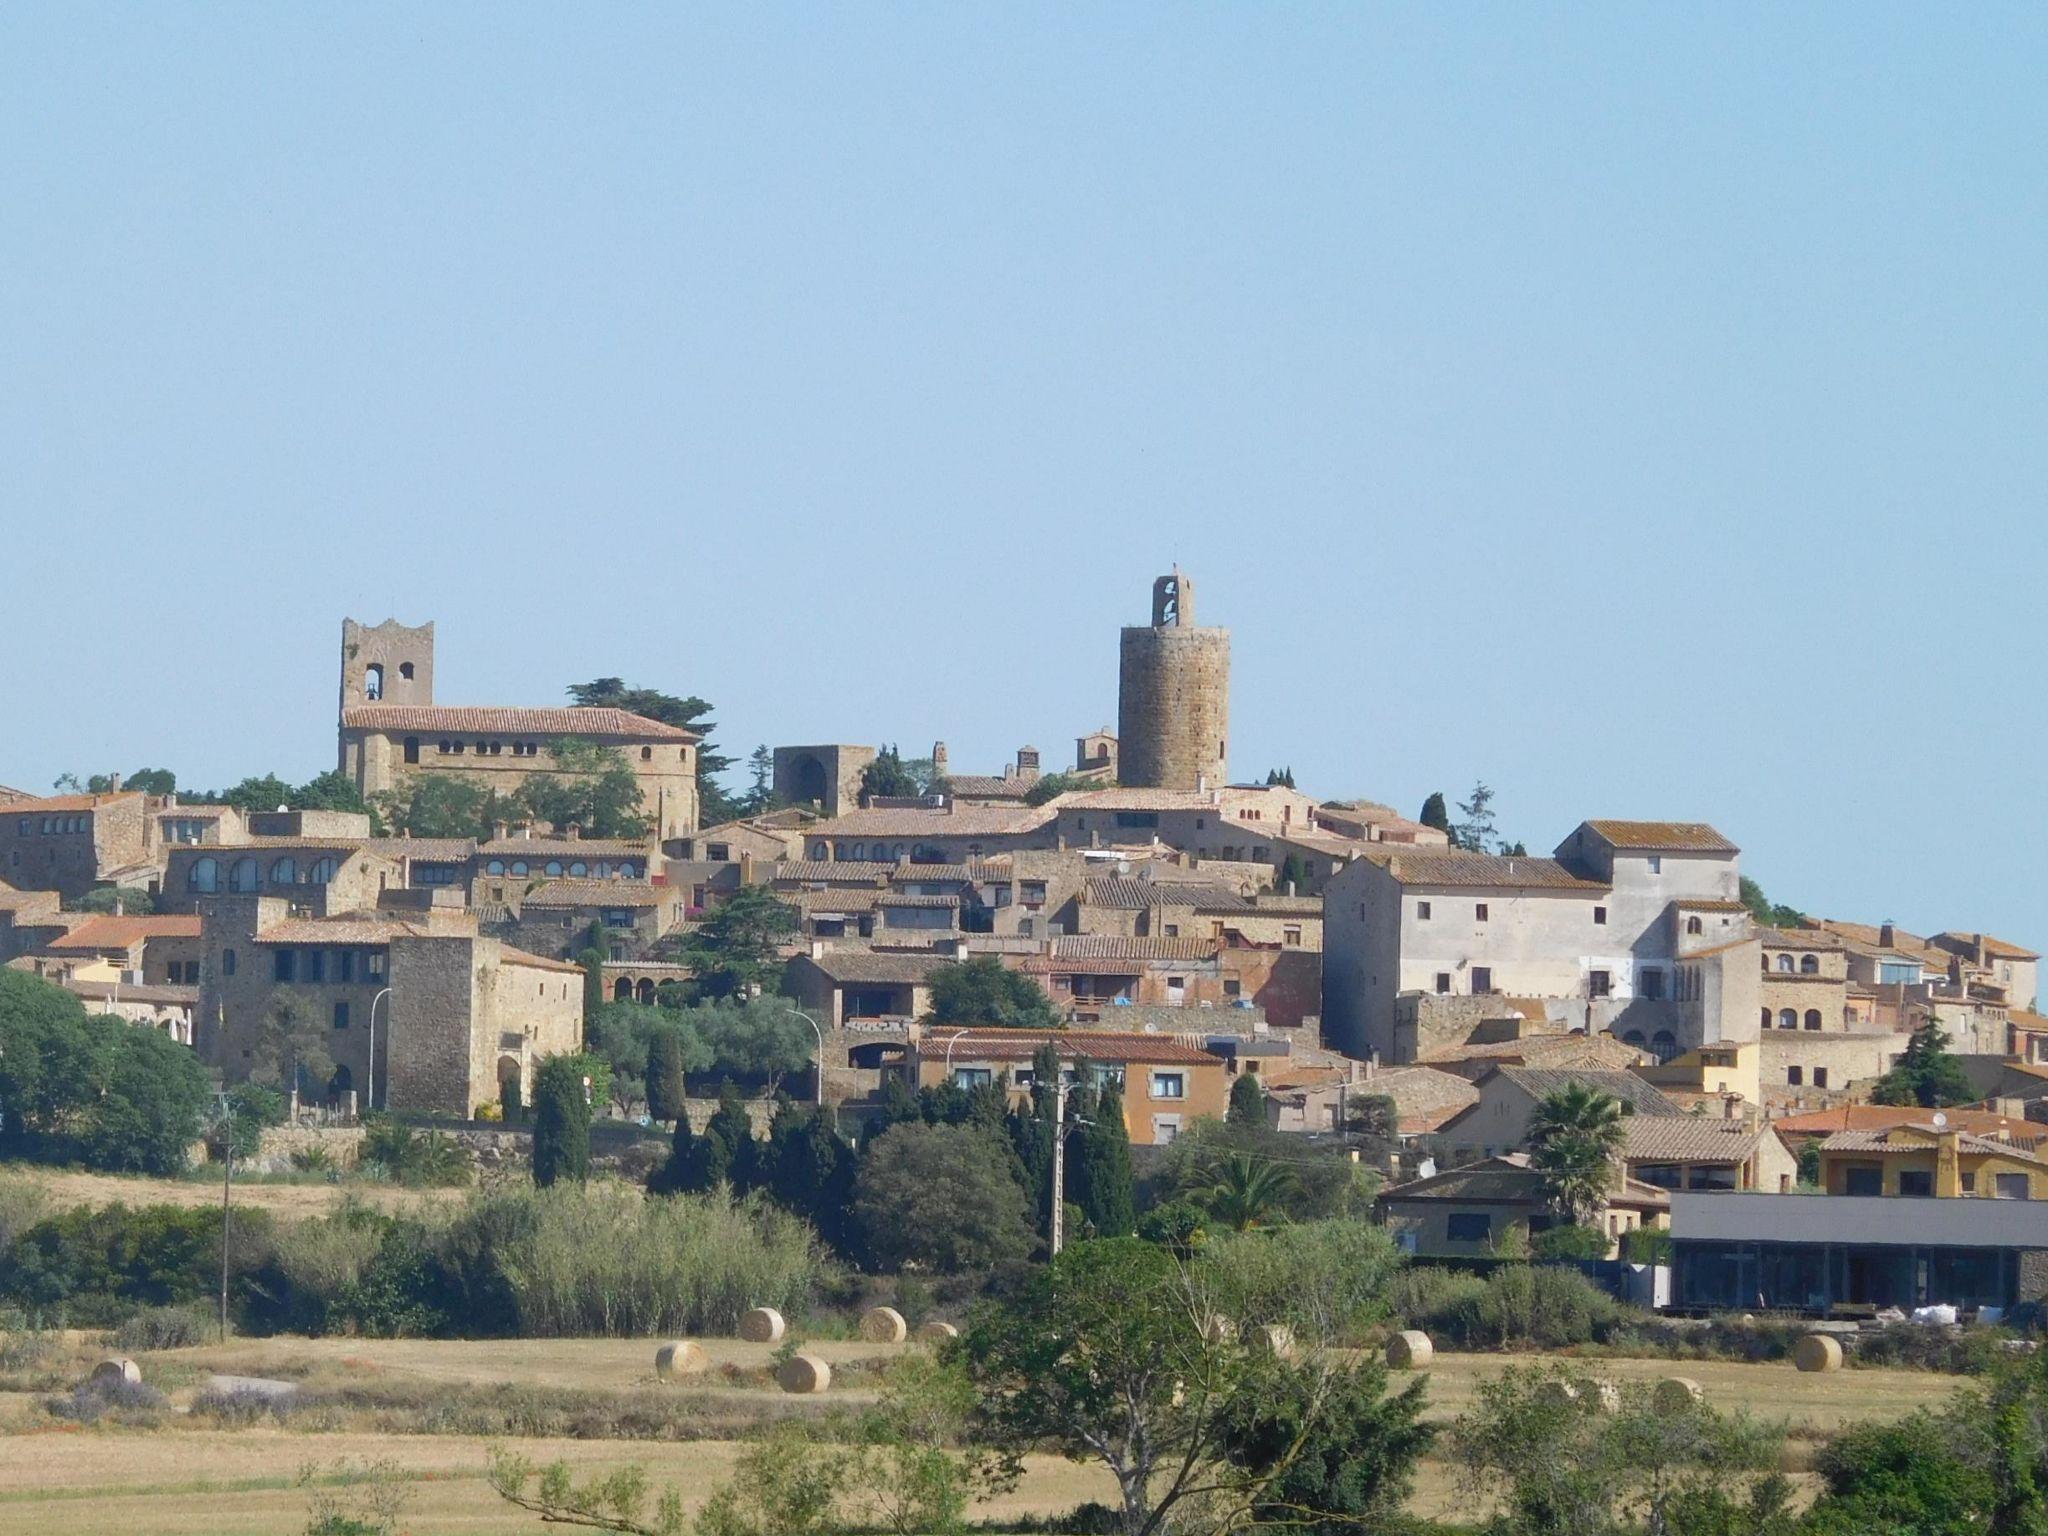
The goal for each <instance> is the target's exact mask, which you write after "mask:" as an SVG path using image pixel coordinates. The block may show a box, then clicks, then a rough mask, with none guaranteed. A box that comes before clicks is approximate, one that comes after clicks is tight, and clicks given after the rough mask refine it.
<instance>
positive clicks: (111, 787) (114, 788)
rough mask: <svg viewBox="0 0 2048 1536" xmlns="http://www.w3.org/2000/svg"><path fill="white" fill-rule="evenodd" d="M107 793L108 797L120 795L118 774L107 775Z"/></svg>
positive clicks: (119, 776) (119, 777)
mask: <svg viewBox="0 0 2048 1536" xmlns="http://www.w3.org/2000/svg"><path fill="white" fill-rule="evenodd" d="M107 793H108V794H110V795H118V794H119V793H121V775H119V774H118V773H110V774H108V775H107Z"/></svg>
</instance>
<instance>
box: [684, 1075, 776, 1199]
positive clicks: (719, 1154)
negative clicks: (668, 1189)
mask: <svg viewBox="0 0 2048 1536" xmlns="http://www.w3.org/2000/svg"><path fill="white" fill-rule="evenodd" d="M697 1145H698V1148H699V1154H698V1164H699V1166H698V1168H697V1170H695V1171H696V1173H697V1175H698V1176H697V1177H695V1178H693V1179H692V1180H691V1184H690V1187H691V1188H692V1189H710V1188H711V1187H712V1186H713V1185H715V1184H717V1183H718V1182H719V1181H720V1180H723V1181H724V1182H725V1183H727V1184H730V1185H731V1186H732V1192H733V1193H734V1194H736V1195H744V1194H745V1193H746V1192H747V1191H748V1190H750V1189H752V1188H753V1187H754V1185H755V1184H756V1183H757V1182H758V1180H759V1169H758V1168H757V1166H756V1165H757V1161H758V1159H757V1156H756V1152H757V1149H756V1147H755V1145H754V1122H753V1119H752V1118H751V1117H750V1116H749V1115H748V1114H747V1106H746V1105H745V1104H744V1103H743V1102H742V1101H741V1099H740V1094H739V1090H738V1089H737V1088H735V1087H734V1086H733V1085H732V1083H731V1082H730V1081H728V1082H727V1083H726V1085H725V1086H724V1088H723V1089H721V1090H720V1091H719V1095H718V1108H717V1109H716V1110H714V1111H713V1112H712V1115H711V1119H710V1120H709V1122H707V1123H706V1125H705V1127H704V1134H703V1135H702V1136H700V1137H699V1138H698V1139H697Z"/></svg>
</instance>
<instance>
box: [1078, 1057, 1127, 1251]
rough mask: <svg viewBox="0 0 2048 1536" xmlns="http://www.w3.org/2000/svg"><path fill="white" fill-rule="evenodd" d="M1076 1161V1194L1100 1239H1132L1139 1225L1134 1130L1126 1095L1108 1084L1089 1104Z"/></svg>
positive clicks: (1113, 1085)
mask: <svg viewBox="0 0 2048 1536" xmlns="http://www.w3.org/2000/svg"><path fill="white" fill-rule="evenodd" d="M1087 1120H1088V1123H1087V1125H1085V1126H1083V1127H1082V1130H1081V1135H1080V1137H1079V1138H1078V1141H1079V1145H1078V1146H1077V1148H1076V1150H1077V1151H1078V1152H1079V1153H1080V1156H1079V1157H1078V1158H1077V1159H1075V1171H1076V1173H1077V1174H1078V1176H1079V1178H1078V1182H1077V1183H1076V1185H1075V1187H1074V1189H1073V1193H1072V1198H1073V1201H1074V1203H1075V1204H1076V1205H1078V1206H1080V1207H1081V1211H1082V1214H1084V1215H1085V1216H1086V1217H1087V1218H1088V1224H1089V1225H1090V1226H1091V1227H1093V1228H1094V1229H1095V1235H1096V1236H1097V1237H1129V1236H1130V1235H1131V1232H1132V1229H1133V1228H1134V1227H1135V1226H1136V1225H1137V1209H1136V1200H1135V1197H1134V1195H1133V1192H1132V1179H1131V1134H1130V1130H1129V1128H1128V1127H1126V1126H1125V1124H1124V1100H1123V1095H1122V1094H1121V1093H1119V1092H1118V1091H1117V1089H1116V1085H1115V1084H1114V1083H1111V1084H1106V1085H1105V1086H1104V1087H1103V1090H1102V1092H1101V1094H1100V1095H1098V1096H1097V1097H1096V1099H1095V1101H1094V1103H1093V1104H1091V1105H1090V1106H1089V1114H1088V1116H1087Z"/></svg>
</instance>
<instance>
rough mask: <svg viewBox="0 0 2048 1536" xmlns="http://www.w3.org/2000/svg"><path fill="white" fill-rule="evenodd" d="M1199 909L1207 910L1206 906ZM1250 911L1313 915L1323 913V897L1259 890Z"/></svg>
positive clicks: (1290, 915) (1317, 915)
mask: <svg viewBox="0 0 2048 1536" xmlns="http://www.w3.org/2000/svg"><path fill="white" fill-rule="evenodd" d="M1199 910H1201V911H1203V912H1207V911H1208V910H1210V909H1209V908H1208V907H1206V906H1204V907H1201V908H1200V909H1199ZM1252 911H1253V913H1254V914H1255V915H1263V916H1266V917H1315V918H1320V917H1321V916H1322V915H1323V898H1322V897H1320V896H1275V895H1272V894H1271V893H1270V892H1263V891H1262V892H1261V893H1260V894H1258V895H1257V896H1254V897H1253V898H1252Z"/></svg>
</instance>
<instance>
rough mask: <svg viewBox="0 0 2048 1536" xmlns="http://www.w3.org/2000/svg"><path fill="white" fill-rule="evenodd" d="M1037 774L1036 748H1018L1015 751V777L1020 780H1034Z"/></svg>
mask: <svg viewBox="0 0 2048 1536" xmlns="http://www.w3.org/2000/svg"><path fill="white" fill-rule="evenodd" d="M1038 772H1039V769H1038V748H1036V747H1019V748H1018V749H1017V777H1018V778H1020V779H1036V778H1037V777H1038Z"/></svg>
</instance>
